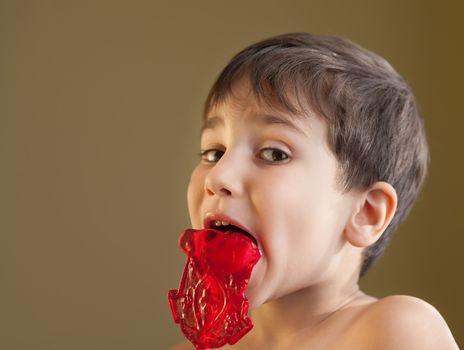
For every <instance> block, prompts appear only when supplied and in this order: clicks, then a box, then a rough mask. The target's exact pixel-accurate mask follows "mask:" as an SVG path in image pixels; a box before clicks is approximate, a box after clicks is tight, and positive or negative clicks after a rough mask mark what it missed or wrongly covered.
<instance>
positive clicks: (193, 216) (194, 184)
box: [187, 167, 204, 228]
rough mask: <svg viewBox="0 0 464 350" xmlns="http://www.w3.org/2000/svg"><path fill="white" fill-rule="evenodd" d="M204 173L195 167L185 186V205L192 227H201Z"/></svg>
mask: <svg viewBox="0 0 464 350" xmlns="http://www.w3.org/2000/svg"><path fill="white" fill-rule="evenodd" d="M203 188H204V174H203V173H202V172H201V170H200V169H199V168H198V167H197V168H195V169H194V170H193V172H192V175H191V176H190V182H189V185H188V188H187V205H188V210H189V215H190V221H191V223H192V227H193V228H200V227H201V218H200V208H201V203H202V200H203V193H204V191H203Z"/></svg>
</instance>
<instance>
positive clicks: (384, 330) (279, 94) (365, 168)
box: [174, 33, 458, 350]
mask: <svg viewBox="0 0 464 350" xmlns="http://www.w3.org/2000/svg"><path fill="white" fill-rule="evenodd" d="M427 160H428V148H427V142H426V138H425V131H424V126H423V120H422V118H421V117H420V115H419V113H418V111H417V108H416V104H415V101H414V97H413V94H412V93H411V91H410V89H409V87H408V86H407V84H406V83H405V82H404V81H403V79H402V78H401V77H400V76H399V75H398V74H397V73H396V72H395V71H394V70H393V68H392V67H391V66H390V65H389V64H388V63H387V62H386V61H385V60H384V59H382V58H381V57H379V56H377V55H375V54H373V53H371V52H369V51H367V50H365V49H363V48H361V47H359V46H358V45H356V44H354V43H352V42H350V41H347V40H344V39H341V38H337V37H332V36H319V35H311V34H306V33H292V34H287V35H281V36H277V37H274V38H270V39H268V40H264V41H262V42H259V43H257V44H254V45H252V46H250V47H248V48H246V49H245V50H243V51H241V52H240V53H238V54H237V55H236V56H235V57H234V58H233V59H232V61H231V62H230V63H229V64H228V65H227V67H226V68H225V69H224V71H223V72H222V73H221V75H220V76H219V78H218V79H217V81H216V82H215V84H214V85H213V87H212V90H211V92H210V94H209V96H208V98H207V101H206V104H205V115H204V125H203V129H202V134H201V161H200V163H199V165H198V166H197V167H196V169H195V170H194V171H193V174H192V177H191V181H190V184H189V188H188V207H189V213H190V218H191V221H192V226H193V228H196V229H201V228H208V227H211V225H212V223H213V222H226V223H233V224H235V225H237V226H239V227H241V228H243V229H245V230H246V231H247V232H248V233H249V234H250V235H251V236H253V237H254V239H255V240H256V242H257V244H258V246H259V249H260V251H261V253H262V257H261V259H260V260H259V262H258V263H257V265H256V266H255V268H254V269H253V271H252V275H251V279H250V283H249V285H248V288H247V289H246V292H245V295H246V297H247V298H248V300H249V302H250V309H251V312H250V317H251V319H252V320H253V323H254V328H253V329H252V330H251V332H249V333H248V334H247V335H246V336H244V337H243V338H242V339H241V340H240V341H238V342H237V343H236V344H234V345H233V346H225V347H224V349H225V348H234V349H266V350H269V349H295V350H296V349H318V350H324V349H327V350H329V349H330V350H335V349H337V350H338V349H343V350H346V349H354V350H363V349H376V350H382V349H395V350H398V349H407V350H414V349H421V350H424V349H440V350H446V349H457V348H458V347H457V344H456V342H455V341H454V339H453V337H452V335H451V332H450V331H449V329H448V327H447V325H446V323H445V321H444V320H443V318H442V317H441V316H440V314H439V313H438V312H437V311H436V310H435V309H434V308H433V307H432V306H430V305H429V304H427V303H426V302H424V301H422V300H420V299H417V298H414V297H409V296H390V297H387V298H384V299H381V300H378V299H376V298H374V297H371V296H368V295H366V294H364V293H363V292H362V291H361V290H360V289H359V286H358V279H359V278H360V276H363V275H364V274H365V273H366V272H367V271H368V270H369V268H370V267H371V266H372V264H373V263H374V262H375V261H376V259H377V258H378V257H379V256H380V255H381V254H382V252H383V250H384V249H385V246H386V245H387V243H388V241H389V240H390V237H391V235H392V233H393V232H394V231H395V230H396V228H397V227H398V225H399V224H400V223H401V222H402V221H403V220H404V219H405V218H406V216H407V214H408V212H409V210H410V209H411V206H412V204H413V202H414V199H415V198H416V196H417V194H418V192H419V190H420V188H421V185H422V183H423V181H424V178H425V174H426V165H427ZM174 349H193V346H192V345H191V344H190V343H183V344H180V345H178V346H177V347H175V348H174Z"/></svg>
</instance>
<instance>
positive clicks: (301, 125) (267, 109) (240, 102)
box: [202, 80, 316, 132]
mask: <svg viewBox="0 0 464 350" xmlns="http://www.w3.org/2000/svg"><path fill="white" fill-rule="evenodd" d="M266 97H269V96H266ZM292 103H295V104H296V103H297V102H296V99H295V101H292ZM295 109H296V108H295ZM299 109H300V111H290V110H288V109H286V108H285V107H284V106H282V105H281V104H279V103H277V102H276V101H275V100H274V101H273V100H272V99H271V98H266V99H264V98H262V97H260V96H256V94H255V93H254V92H253V91H252V89H251V88H250V84H249V83H247V81H244V80H241V81H240V82H237V83H234V85H233V86H232V87H231V89H230V91H229V92H228V93H227V94H225V95H224V96H223V97H221V98H220V99H219V100H216V101H214V102H213V103H212V104H211V105H210V106H209V108H208V109H207V110H205V115H204V118H203V127H202V131H204V130H207V129H215V128H217V127H220V126H222V125H224V123H225V121H226V120H227V119H229V118H230V119H237V118H244V117H246V118H248V120H249V121H251V122H253V123H256V124H260V125H263V126H266V125H268V126H282V127H285V128H289V129H293V130H294V131H298V132H305V130H308V129H310V128H311V120H312V119H313V118H314V117H316V114H315V113H314V112H313V111H312V110H311V109H310V108H309V107H305V108H304V110H303V108H299Z"/></svg>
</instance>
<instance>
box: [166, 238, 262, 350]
mask: <svg viewBox="0 0 464 350" xmlns="http://www.w3.org/2000/svg"><path fill="white" fill-rule="evenodd" d="M179 246H180V247H181V249H182V250H183V251H184V252H185V253H186V254H187V263H186V265H185V268H184V273H183V275H182V279H181V281H180V286H179V289H171V290H170V291H169V294H168V299H169V304H170V306H171V311H172V315H173V317H174V321H175V322H176V323H179V324H180V327H181V330H182V332H183V333H184V335H185V336H186V337H187V339H189V340H190V341H191V342H192V344H193V345H194V346H195V348H196V349H198V350H203V349H210V348H218V347H221V346H223V345H225V344H226V343H228V344H235V343H236V342H237V341H238V340H239V339H241V338H242V337H243V336H244V335H245V334H246V333H248V332H249V331H250V330H251V328H253V323H252V322H251V319H250V318H248V317H247V313H248V300H247V299H246V297H245V296H244V291H245V288H246V287H247V285H248V281H249V279H250V275H251V270H252V269H253V267H254V265H255V264H256V263H257V262H258V260H259V258H260V257H261V253H260V251H259V250H258V248H257V246H256V244H255V242H254V241H253V240H252V239H250V238H249V237H247V236H246V235H243V234H241V233H238V232H227V233H224V232H221V231H217V230H208V229H207V230H192V229H190V230H186V231H185V232H184V233H183V234H182V236H181V237H180V239H179Z"/></svg>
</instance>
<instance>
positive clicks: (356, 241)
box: [345, 181, 398, 248]
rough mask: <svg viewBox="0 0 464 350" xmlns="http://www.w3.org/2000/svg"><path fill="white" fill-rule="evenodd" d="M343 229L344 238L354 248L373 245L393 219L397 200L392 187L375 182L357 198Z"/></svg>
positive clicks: (384, 183)
mask: <svg viewBox="0 0 464 350" xmlns="http://www.w3.org/2000/svg"><path fill="white" fill-rule="evenodd" d="M358 198H359V200H358V201H357V205H356V209H355V210H354V211H353V214H352V215H351V217H350V219H349V222H348V224H347V226H346V228H345V238H346V240H347V241H348V242H350V243H351V244H352V245H353V246H355V247H360V248H364V247H368V246H370V245H372V244H374V243H375V242H376V241H377V240H378V239H379V238H380V236H381V235H382V233H383V232H384V231H385V229H386V228H387V226H388V224H389V223H390V222H391V220H392V219H393V216H394V214H395V211H396V206H397V202H398V198H397V195H396V191H395V189H394V188H393V186H392V185H390V184H388V183H386V182H382V181H379V182H376V183H374V184H373V185H372V186H371V187H369V188H368V189H367V190H365V191H363V192H361V193H360V194H359V196H358Z"/></svg>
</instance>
